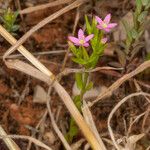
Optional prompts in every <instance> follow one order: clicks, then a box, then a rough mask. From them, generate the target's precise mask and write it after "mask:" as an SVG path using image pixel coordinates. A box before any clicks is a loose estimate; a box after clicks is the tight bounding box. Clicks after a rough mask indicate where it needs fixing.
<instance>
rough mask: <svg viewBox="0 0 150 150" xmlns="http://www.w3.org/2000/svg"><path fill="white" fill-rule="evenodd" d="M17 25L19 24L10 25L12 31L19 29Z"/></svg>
mask: <svg viewBox="0 0 150 150" xmlns="http://www.w3.org/2000/svg"><path fill="white" fill-rule="evenodd" d="M19 27H20V26H19V25H13V26H12V31H13V32H15V31H17V30H18V29H19Z"/></svg>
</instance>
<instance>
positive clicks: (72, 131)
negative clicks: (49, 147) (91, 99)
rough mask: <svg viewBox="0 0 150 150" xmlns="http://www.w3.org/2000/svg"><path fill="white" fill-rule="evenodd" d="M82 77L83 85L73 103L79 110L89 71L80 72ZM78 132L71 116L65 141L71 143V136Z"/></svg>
mask: <svg viewBox="0 0 150 150" xmlns="http://www.w3.org/2000/svg"><path fill="white" fill-rule="evenodd" d="M82 77H83V87H82V89H81V91H80V94H79V95H76V96H75V97H74V104H75V105H76V107H77V108H78V110H79V111H80V112H81V106H82V100H83V96H84V94H85V93H86V86H87V82H88V77H89V73H87V72H85V73H84V74H82ZM78 133H79V129H78V126H77V125H76V122H75V120H74V119H73V118H72V117H71V119H70V123H69V131H68V133H67V134H66V139H67V141H68V142H69V143H71V142H72V141H73V138H74V137H75V136H77V135H78Z"/></svg>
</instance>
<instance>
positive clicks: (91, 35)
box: [85, 34, 94, 42]
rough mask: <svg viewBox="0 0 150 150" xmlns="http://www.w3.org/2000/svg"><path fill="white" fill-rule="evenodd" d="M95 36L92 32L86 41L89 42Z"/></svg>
mask: <svg viewBox="0 0 150 150" xmlns="http://www.w3.org/2000/svg"><path fill="white" fill-rule="evenodd" d="M93 37H94V34H90V35H88V36H87V37H86V38H85V42H88V41H89V40H91V39H92V38H93Z"/></svg>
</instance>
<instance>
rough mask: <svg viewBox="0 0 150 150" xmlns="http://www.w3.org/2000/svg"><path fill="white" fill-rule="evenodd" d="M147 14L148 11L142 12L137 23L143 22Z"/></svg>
mask: <svg viewBox="0 0 150 150" xmlns="http://www.w3.org/2000/svg"><path fill="white" fill-rule="evenodd" d="M147 14H148V11H143V12H142V13H141V14H140V15H139V16H138V21H139V22H140V23H142V22H144V19H145V18H146V16H147Z"/></svg>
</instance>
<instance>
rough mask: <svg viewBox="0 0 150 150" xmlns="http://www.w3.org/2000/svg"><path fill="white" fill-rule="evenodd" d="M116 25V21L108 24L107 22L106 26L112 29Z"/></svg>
mask: <svg viewBox="0 0 150 150" xmlns="http://www.w3.org/2000/svg"><path fill="white" fill-rule="evenodd" d="M116 26H117V23H110V24H108V26H107V28H109V29H112V28H114V27H116Z"/></svg>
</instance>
